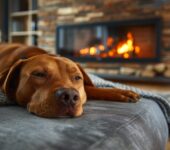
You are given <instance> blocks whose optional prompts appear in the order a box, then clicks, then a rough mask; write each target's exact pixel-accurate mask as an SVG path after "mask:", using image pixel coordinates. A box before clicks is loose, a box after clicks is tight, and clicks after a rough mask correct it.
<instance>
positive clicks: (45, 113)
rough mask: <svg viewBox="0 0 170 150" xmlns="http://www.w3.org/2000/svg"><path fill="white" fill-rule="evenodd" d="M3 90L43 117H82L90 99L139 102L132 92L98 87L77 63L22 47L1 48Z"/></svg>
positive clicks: (33, 48)
mask: <svg viewBox="0 0 170 150" xmlns="http://www.w3.org/2000/svg"><path fill="white" fill-rule="evenodd" d="M0 87H1V90H2V91H3V92H4V93H5V94H6V95H7V97H8V98H9V99H11V100H14V101H16V103H17V104H19V105H21V106H24V107H27V109H28V111H29V112H32V113H34V114H36V115H38V116H42V117H61V116H72V117H75V116H80V115H81V114H82V113H83V105H84V104H85V102H86V100H87V99H96V100H109V101H119V102H136V101H138V99H139V95H138V94H136V93H134V92H132V91H126V90H121V89H116V88H111V89H102V88H96V87H95V86H94V85H93V83H92V81H91V80H90V78H89V77H88V75H87V74H86V73H85V72H84V71H83V69H82V68H81V67H80V66H79V65H78V64H76V63H74V62H73V61H71V60H69V59H67V58H64V57H57V56H55V55H50V54H48V53H47V52H46V51H44V50H43V49H40V48H37V47H33V46H32V47H31V46H25V45H22V44H1V45H0Z"/></svg>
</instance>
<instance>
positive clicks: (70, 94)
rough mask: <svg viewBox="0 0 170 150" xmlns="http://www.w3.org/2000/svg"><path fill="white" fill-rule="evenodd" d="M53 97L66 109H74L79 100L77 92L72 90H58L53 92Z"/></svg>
mask: <svg viewBox="0 0 170 150" xmlns="http://www.w3.org/2000/svg"><path fill="white" fill-rule="evenodd" d="M55 96H56V98H57V100H58V101H60V102H61V103H62V104H64V105H65V106H68V107H69V106H71V107H74V106H75V105H76V103H77V102H78V101H79V100H80V96H79V93H78V91H77V90H75V89H73V88H60V89H58V90H57V91H56V92H55Z"/></svg>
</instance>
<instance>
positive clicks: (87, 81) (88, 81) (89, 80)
mask: <svg viewBox="0 0 170 150" xmlns="http://www.w3.org/2000/svg"><path fill="white" fill-rule="evenodd" d="M77 66H78V67H79V69H80V71H81V72H82V74H83V77H84V85H85V86H94V84H93V82H92V81H91V79H90V77H89V76H88V75H87V73H86V72H85V71H84V69H83V68H82V67H81V66H80V65H79V64H77Z"/></svg>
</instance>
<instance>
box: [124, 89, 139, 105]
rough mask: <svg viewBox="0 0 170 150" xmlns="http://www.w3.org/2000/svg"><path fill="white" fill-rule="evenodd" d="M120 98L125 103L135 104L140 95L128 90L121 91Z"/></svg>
mask: <svg viewBox="0 0 170 150" xmlns="http://www.w3.org/2000/svg"><path fill="white" fill-rule="evenodd" d="M121 97H122V99H123V101H125V102H131V103H136V102H137V101H139V99H140V95H139V94H137V93H135V92H133V91H129V90H123V91H122V92H121Z"/></svg>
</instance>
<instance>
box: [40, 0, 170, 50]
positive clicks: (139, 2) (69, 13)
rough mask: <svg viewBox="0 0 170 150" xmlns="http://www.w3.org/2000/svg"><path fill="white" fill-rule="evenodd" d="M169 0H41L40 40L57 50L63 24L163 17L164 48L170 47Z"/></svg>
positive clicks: (44, 44) (46, 45)
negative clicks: (59, 29) (58, 30)
mask: <svg viewBox="0 0 170 150" xmlns="http://www.w3.org/2000/svg"><path fill="white" fill-rule="evenodd" d="M168 1H169V0H39V2H38V3H39V12H38V16H39V22H38V28H39V30H40V33H41V35H40V37H39V40H38V44H39V46H40V47H43V48H45V49H46V50H47V51H51V52H52V53H55V49H56V45H55V43H56V27H57V25H59V24H74V23H76V24H77V23H83V22H85V23H87V22H99V21H100V22H101V21H112V20H114V21H115V20H125V19H126V20H128V19H136V18H137V19H139V18H152V17H161V18H162V21H163V29H162V36H161V39H162V49H164V50H168V49H169V50H170V2H168Z"/></svg>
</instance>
